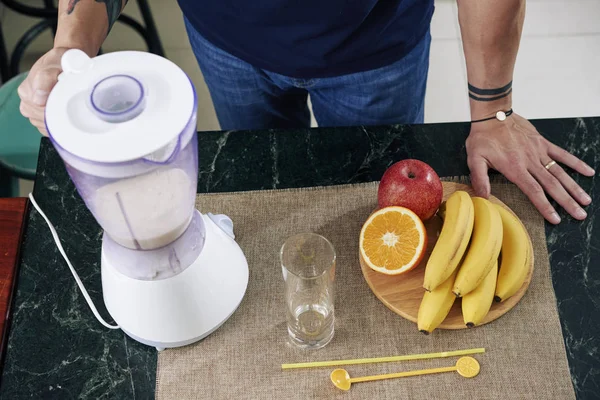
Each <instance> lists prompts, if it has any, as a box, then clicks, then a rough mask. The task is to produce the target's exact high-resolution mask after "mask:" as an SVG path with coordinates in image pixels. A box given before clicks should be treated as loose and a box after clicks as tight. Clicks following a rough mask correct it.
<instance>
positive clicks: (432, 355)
mask: <svg viewBox="0 0 600 400" xmlns="http://www.w3.org/2000/svg"><path fill="white" fill-rule="evenodd" d="M479 353H485V348H477V349H466V350H454V351H443V352H441V353H426V354H408V355H405V356H392V357H378V358H359V359H354V360H333V361H316V362H306V363H295V364H281V369H299V368H317V367H332V366H338V365H357V364H374V363H384V362H394V361H410V360H426V359H430V358H445V357H455V356H465V355H469V354H479Z"/></svg>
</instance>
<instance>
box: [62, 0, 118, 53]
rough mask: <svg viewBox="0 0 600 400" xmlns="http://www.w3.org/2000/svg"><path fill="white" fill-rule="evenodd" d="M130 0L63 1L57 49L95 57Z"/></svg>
mask: <svg viewBox="0 0 600 400" xmlns="http://www.w3.org/2000/svg"><path fill="white" fill-rule="evenodd" d="M126 3H127V0H60V1H59V3H58V28H57V30H56V37H55V39H54V47H63V48H78V49H81V50H83V51H85V52H86V53H88V55H89V56H90V57H91V56H95V55H96V54H97V53H98V50H99V49H100V46H101V45H102V42H103V41H104V39H105V38H106V36H107V35H108V32H110V29H111V27H112V26H113V24H114V23H115V21H116V20H117V18H119V14H121V11H122V10H123V7H125V4H126Z"/></svg>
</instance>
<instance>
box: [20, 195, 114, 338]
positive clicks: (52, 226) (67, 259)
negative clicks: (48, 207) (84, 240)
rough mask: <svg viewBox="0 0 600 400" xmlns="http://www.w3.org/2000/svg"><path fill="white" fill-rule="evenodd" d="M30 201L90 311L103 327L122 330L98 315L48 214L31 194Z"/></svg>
mask: <svg viewBox="0 0 600 400" xmlns="http://www.w3.org/2000/svg"><path fill="white" fill-rule="evenodd" d="M29 200H31V203H32V204H33V206H34V207H35V209H36V210H37V212H38V213H40V215H41V216H42V217H44V220H45V221H46V223H47V224H48V227H49V228H50V232H51V233H52V237H53V238H54V242H55V243H56V247H58V251H59V252H60V254H61V255H62V256H63V258H64V259H65V261H66V262H67V265H68V266H69V269H70V270H71V273H72V274H73V278H75V281H76V282H77V286H79V290H81V293H82V294H83V297H85V301H87V303H88V306H89V307H90V309H91V310H92V312H93V313H94V316H95V317H96V319H97V320H98V321H99V322H100V323H101V324H102V325H104V326H105V327H107V328H109V329H121V327H120V326H119V325H110V324H109V323H108V322H106V321H105V320H104V319H103V318H102V317H101V316H100V314H99V313H98V310H97V309H96V306H95V305H94V302H93V301H92V299H91V298H90V295H89V294H88V292H87V290H85V286H83V282H81V279H79V275H77V272H75V268H73V265H72V264H71V261H69V258H68V257H67V255H66V254H65V250H64V249H63V247H62V244H61V243H60V239H59V238H58V234H57V233H56V229H54V225H52V223H51V222H50V220H49V219H48V217H46V214H44V212H43V211H42V210H41V209H40V206H38V204H37V202H36V201H35V199H34V198H33V195H32V194H31V193H29Z"/></svg>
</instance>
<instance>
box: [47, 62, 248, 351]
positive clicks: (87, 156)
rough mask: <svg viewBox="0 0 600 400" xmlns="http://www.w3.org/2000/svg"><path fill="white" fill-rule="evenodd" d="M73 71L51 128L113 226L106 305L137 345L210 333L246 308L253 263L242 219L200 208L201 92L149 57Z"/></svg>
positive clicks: (72, 170) (107, 242) (68, 68)
mask: <svg viewBox="0 0 600 400" xmlns="http://www.w3.org/2000/svg"><path fill="white" fill-rule="evenodd" d="M62 68H63V73H62V74H61V75H60V76H59V81H58V83H57V85H56V86H55V88H54V89H53V90H52V92H51V94H50V96H49V99H48V103H47V106H46V126H47V129H48V132H49V134H50V138H51V140H52V143H53V144H54V146H55V148H56V149H57V151H58V153H59V154H60V156H61V157H62V159H63V161H64V163H65V165H66V168H67V171H68V173H69V175H70V177H71V179H72V180H73V182H74V183H75V185H76V187H77V190H78V192H79V194H80V195H81V197H82V198H83V200H84V201H85V203H86V205H87V207H88V208H89V209H90V211H91V212H92V214H93V215H94V217H95V218H96V220H97V221H98V223H99V224H100V225H101V227H102V228H103V230H104V236H103V239H102V255H101V265H102V267H101V268H102V290H103V296H104V302H105V304H106V308H107V309H108V311H109V313H110V314H111V316H112V317H113V318H114V320H115V321H116V322H117V324H118V325H119V327H120V328H121V329H123V331H125V333H127V334H128V335H129V336H130V337H132V338H133V339H135V340H137V341H139V342H141V343H144V344H146V345H150V346H154V347H156V348H157V349H159V350H162V349H164V348H169V347H178V346H184V345H187V344H190V343H193V342H195V341H197V340H200V339H202V338H204V337H206V336H207V335H209V334H210V333H212V332H213V331H214V330H215V329H217V328H218V327H219V326H221V324H223V323H224V322H225V321H226V320H227V319H228V318H229V317H230V316H231V314H233V312H234V311H235V310H236V309H237V307H238V306H239V304H240V302H241V301H242V298H243V297H244V294H245V291H246V287H247V284H248V264H247V261H246V258H245V257H244V254H243V253H242V251H241V249H240V247H239V246H238V244H237V243H236V242H235V240H234V234H233V223H232V221H231V219H229V218H228V217H227V216H225V215H213V214H210V213H208V214H202V213H200V212H199V211H197V210H196V208H195V199H196V184H197V177H198V151H197V148H198V142H197V137H196V135H197V133H196V106H197V100H196V94H195V91H194V86H193V84H192V83H191V81H190V80H189V78H188V77H187V75H186V74H185V73H184V72H183V71H182V70H181V69H180V68H179V67H177V66H176V65H175V64H173V63H172V62H170V61H169V60H167V59H165V58H162V57H159V56H156V55H153V54H149V53H144V52H134V51H126V52H116V53H109V54H105V55H101V56H98V57H95V58H89V57H88V56H87V55H86V54H85V53H83V52H82V51H79V50H69V51H67V52H66V53H65V54H64V56H63V58H62ZM65 258H66V256H65ZM69 264H70V263H69ZM73 273H74V274H75V272H74V271H73ZM78 283H80V282H78ZM94 311H95V310H94ZM111 327H112V326H111Z"/></svg>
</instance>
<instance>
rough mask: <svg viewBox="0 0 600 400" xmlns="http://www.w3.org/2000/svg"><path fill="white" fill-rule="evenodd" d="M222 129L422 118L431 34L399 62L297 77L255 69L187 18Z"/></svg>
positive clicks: (400, 121)
mask: <svg viewBox="0 0 600 400" xmlns="http://www.w3.org/2000/svg"><path fill="white" fill-rule="evenodd" d="M185 23H186V27H187V31H188V36H189V39H190V43H191V45H192V50H193V51H194V54H195V55H196V59H197V60H198V64H199V65H200V69H201V70H202V74H203V75H204V80H205V82H206V85H207V86H208V90H209V91H210V95H211V98H212V101H213V104H214V107H215V111H216V113H217V118H218V119H219V123H220V125H221V129H223V130H242V129H269V128H301V127H309V126H310V112H309V109H308V105H307V98H308V95H309V94H310V100H311V103H312V107H313V113H314V115H315V119H316V120H317V123H318V125H319V126H356V125H384V124H412V123H422V122H423V114H424V112H423V110H424V103H425V86H426V81H427V72H428V69H429V47H430V43H431V36H430V34H429V32H428V33H427V35H425V37H424V38H423V39H422V40H421V41H420V42H419V43H418V45H417V46H416V47H415V48H414V49H413V50H412V51H411V52H410V53H408V54H407V55H406V56H405V57H403V58H402V59H401V60H400V61H397V62H395V63H393V64H391V65H388V66H386V67H383V68H378V69H375V70H371V71H365V72H358V73H353V74H348V75H342V76H337V77H332V78H315V79H296V78H291V77H287V76H283V75H280V74H276V73H273V72H270V71H265V70H263V69H260V68H256V67H254V66H252V65H250V64H248V63H247V62H245V61H242V60H240V59H239V58H237V57H234V56H233V55H231V54H229V53H227V52H225V51H223V50H221V49H220V48H217V47H216V46H214V45H212V44H211V43H209V42H208V41H207V40H206V39H204V38H203V37H202V36H201V35H200V34H199V33H198V32H197V31H196V30H195V29H194V28H193V27H192V25H191V24H190V23H189V21H187V19H186V21H185Z"/></svg>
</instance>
